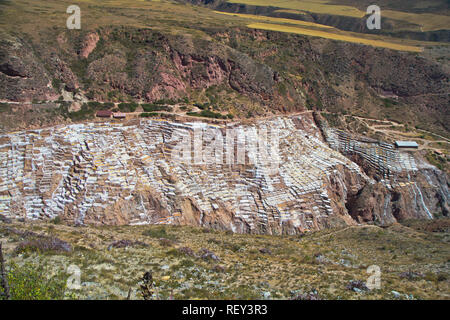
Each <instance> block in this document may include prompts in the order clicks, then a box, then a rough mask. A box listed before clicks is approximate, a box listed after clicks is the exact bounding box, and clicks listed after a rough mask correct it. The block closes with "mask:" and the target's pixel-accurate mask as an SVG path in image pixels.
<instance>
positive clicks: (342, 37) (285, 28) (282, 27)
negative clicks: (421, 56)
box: [248, 23, 423, 52]
mask: <svg viewBox="0 0 450 320" xmlns="http://www.w3.org/2000/svg"><path fill="white" fill-rule="evenodd" d="M248 27H249V28H254V29H263V30H270V31H280V32H288V33H295V34H302V35H307V36H313V37H321V38H326V39H332V40H339V41H346V42H352V43H359V44H365V45H369V46H374V47H380V48H388V49H393V50H399V51H410V52H422V51H423V48H421V47H415V46H408V45H401V44H397V43H392V42H386V41H382V40H372V39H365V38H358V37H354V36H346V35H342V34H336V33H331V32H325V31H319V30H311V29H304V28H300V27H291V26H286V25H279V24H270V23H252V24H249V25H248Z"/></svg>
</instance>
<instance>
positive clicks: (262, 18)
mask: <svg viewBox="0 0 450 320" xmlns="http://www.w3.org/2000/svg"><path fill="white" fill-rule="evenodd" d="M214 12H215V13H220V14H225V15H229V16H236V17H239V18H246V19H252V20H260V21H269V22H275V23H288V24H295V25H301V26H308V27H318V28H324V29H334V28H333V27H330V26H326V25H324V24H318V23H314V22H307V21H301V20H294V19H285V18H274V17H266V16H257V15H254V14H244V13H230V12H221V11H214Z"/></svg>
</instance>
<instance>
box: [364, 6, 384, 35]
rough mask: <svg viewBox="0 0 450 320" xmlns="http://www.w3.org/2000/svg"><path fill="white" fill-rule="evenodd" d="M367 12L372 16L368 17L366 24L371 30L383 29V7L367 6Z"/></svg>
mask: <svg viewBox="0 0 450 320" xmlns="http://www.w3.org/2000/svg"><path fill="white" fill-rule="evenodd" d="M366 13H367V14H370V16H369V17H368V18H367V21H366V25H367V28H368V29H369V30H374V29H377V30H379V29H381V9H380V7H379V6H377V5H374V4H373V5H371V6H369V7H368V8H367V11H366Z"/></svg>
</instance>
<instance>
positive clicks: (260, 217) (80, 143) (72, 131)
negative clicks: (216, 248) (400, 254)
mask: <svg viewBox="0 0 450 320" xmlns="http://www.w3.org/2000/svg"><path fill="white" fill-rule="evenodd" d="M322 132H323V133H324V134H325V136H326V139H327V141H328V143H330V145H331V147H332V148H334V149H335V150H333V149H332V148H330V147H329V146H328V145H327V143H326V142H325V141H324V140H323V138H322ZM0 139H1V149H0V158H1V162H0V163H1V167H0V213H1V214H2V215H6V216H10V217H25V218H27V219H43V218H44V219H45V218H53V217H55V216H61V217H63V218H64V219H65V220H66V221H67V222H69V223H77V224H150V223H151V224H183V225H195V226H205V227H210V228H215V229H222V230H232V231H234V232H240V233H266V234H295V233H300V232H305V231H309V230H318V229H322V228H327V227H333V226H337V225H351V224H355V223H365V222H375V223H379V224H390V223H392V222H395V221H398V220H402V219H407V218H413V217H414V218H423V219H433V218H434V217H435V216H440V215H448V200H449V192H448V182H447V178H446V176H445V175H443V174H442V172H439V171H438V170H437V169H435V168H434V167H431V166H430V165H426V164H424V163H421V162H420V161H418V160H417V159H415V158H414V156H413V155H411V154H408V153H403V152H398V151H397V150H394V149H391V148H389V146H388V145H387V144H383V143H380V142H373V141H367V140H366V139H364V138H349V137H347V136H345V135H343V134H341V133H339V132H336V131H333V130H332V129H329V128H323V129H322V131H320V130H319V128H318V127H317V126H316V125H315V122H314V119H313V116H312V114H311V113H305V114H303V115H300V116H294V117H278V118H273V119H270V120H261V121H257V122H256V123H254V124H252V125H244V124H241V123H235V124H233V125H229V126H216V125H208V124H206V123H175V122H163V121H140V122H132V123H127V124H123V125H121V124H110V123H86V124H78V125H69V126H58V127H53V128H48V129H41V130H34V131H27V132H16V133H11V134H7V135H3V136H0ZM199 150H200V151H199ZM339 151H340V152H339ZM341 152H342V153H344V154H345V155H347V156H348V157H352V156H358V157H359V158H360V160H358V159H356V158H355V161H357V162H360V163H361V164H363V163H366V162H367V163H369V165H367V167H371V168H373V170H374V171H369V170H362V169H361V168H364V167H365V165H364V164H363V165H362V166H361V167H360V166H358V165H357V163H355V162H353V161H351V160H350V158H347V157H346V156H344V155H343V154H341ZM380 154H381V155H383V156H382V157H381V156H379V155H380ZM365 171H366V172H367V173H366V172H365ZM374 172H375V173H374Z"/></svg>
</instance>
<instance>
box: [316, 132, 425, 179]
mask: <svg viewBox="0 0 450 320" xmlns="http://www.w3.org/2000/svg"><path fill="white" fill-rule="evenodd" d="M324 131H325V134H326V138H327V141H328V143H329V144H330V147H331V148H333V149H334V150H338V151H340V152H341V153H343V154H345V155H353V154H356V155H359V156H360V157H362V158H363V159H364V160H365V161H366V163H367V164H368V165H369V166H371V167H372V168H374V169H376V170H377V171H378V172H379V173H380V175H381V176H382V177H383V178H385V179H386V180H391V179H392V178H394V176H395V175H396V174H398V173H401V172H410V171H411V172H414V171H417V170H418V166H417V164H416V160H415V158H414V157H413V156H412V155H411V154H409V153H408V152H402V151H399V150H397V149H395V147H394V145H392V144H389V143H386V142H382V141H377V140H373V139H369V138H366V137H355V136H353V135H350V134H349V133H347V132H344V131H342V130H338V129H333V128H326V129H325V130H324ZM421 165H422V166H423V165H426V164H421Z"/></svg>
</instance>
